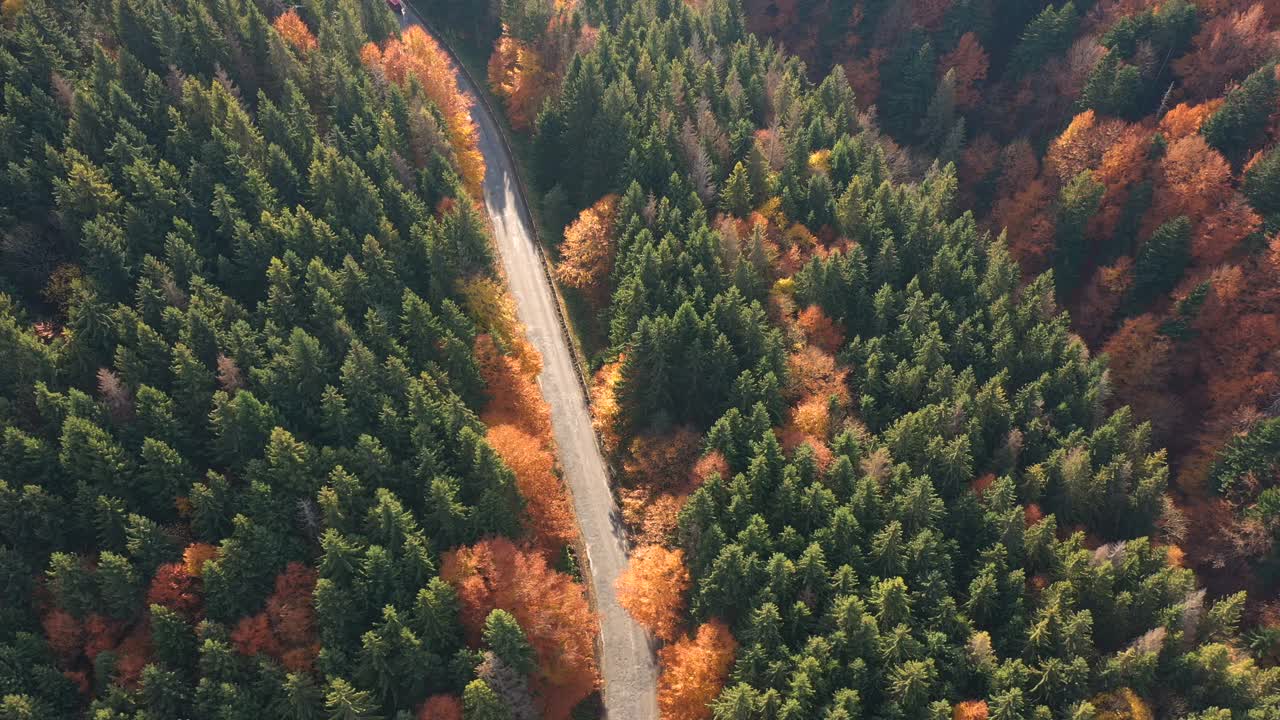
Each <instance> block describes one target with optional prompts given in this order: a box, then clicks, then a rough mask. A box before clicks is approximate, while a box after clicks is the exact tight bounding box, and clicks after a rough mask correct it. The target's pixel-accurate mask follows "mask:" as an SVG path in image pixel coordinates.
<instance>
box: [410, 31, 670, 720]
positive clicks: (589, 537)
mask: <svg viewBox="0 0 1280 720" xmlns="http://www.w3.org/2000/svg"><path fill="white" fill-rule="evenodd" d="M403 22H405V23H415V24H419V25H421V26H422V27H423V29H425V30H427V32H432V29H431V27H430V25H428V24H427V23H424V22H423V21H422V18H421V17H420V16H419V15H418V13H417V12H416V11H415V10H414V9H413V8H409V11H408V13H407V14H406V16H405V20H404V21H403ZM436 39H437V40H439V41H440V42H441V44H444V39H443V38H441V37H439V36H436ZM454 72H455V73H456V74H457V77H458V85H459V87H461V88H462V89H463V90H464V91H465V92H466V93H468V94H469V95H470V96H471V98H472V104H471V116H472V118H474V119H475V122H476V126H477V127H478V129H479V144H480V152H481V153H482V154H483V155H484V161H485V167H486V171H485V180H484V200H485V207H486V208H487V210H488V212H489V218H490V219H491V220H492V223H493V233H494V237H495V239H496V242H497V246H498V251H499V254H500V255H501V256H502V265H503V267H504V268H505V270H506V276H507V284H508V286H509V288H510V290H511V294H512V296H513V297H514V298H515V302H516V312H517V315H518V316H519V318H520V322H522V323H524V326H525V329H526V332H527V335H528V337H529V340H530V341H531V342H532V343H533V345H534V347H536V348H537V349H538V352H540V353H542V374H541V375H539V377H538V384H539V385H540V386H541V388H542V395H543V397H544V398H546V400H547V403H548V404H549V405H550V406H551V426H552V431H553V433H554V434H555V440H556V446H557V448H558V449H559V454H560V465H561V467H562V468H563V471H564V478H565V481H566V483H567V484H568V486H569V491H570V494H571V495H572V496H573V505H574V511H575V512H576V514H577V516H578V527H579V528H580V529H581V532H582V544H583V547H584V548H585V549H586V555H587V557H586V559H585V562H584V563H583V567H584V571H585V572H586V574H587V576H588V577H589V579H590V583H591V593H592V596H593V598H594V600H595V606H596V609H597V611H598V613H599V616H600V642H599V643H598V646H599V647H600V648H601V650H602V653H601V654H602V657H601V658H600V672H601V675H602V677H603V680H604V690H603V695H604V704H605V712H606V715H607V717H608V718H609V720H657V718H658V700H657V675H658V671H657V664H656V662H655V660H654V653H653V649H652V647H651V646H650V642H649V635H648V633H646V632H645V630H644V629H643V628H641V627H640V626H639V625H637V624H636V623H635V621H634V620H632V619H631V616H630V615H628V614H627V613H626V611H624V610H623V609H622V607H621V606H619V605H618V598H617V593H616V592H615V590H614V583H615V582H616V581H617V579H618V576H619V575H621V574H622V571H623V570H624V569H625V568H626V564H627V542H626V531H625V530H624V528H623V525H622V516H621V514H620V513H619V512H618V507H617V504H616V503H615V502H614V499H613V492H612V491H611V489H610V487H609V474H608V471H607V469H606V466H605V462H604V457H603V456H602V455H601V454H600V447H599V445H598V444H597V442H596V436H595V431H594V430H593V429H592V427H591V415H590V412H589V411H588V409H587V402H586V398H585V397H584V395H583V391H582V386H581V385H580V384H579V381H578V374H577V370H576V366H575V361H574V356H573V354H572V352H571V351H570V348H569V342H568V338H566V337H565V334H564V331H563V329H562V328H561V324H560V320H559V316H558V314H557V313H558V306H557V301H556V297H555V294H554V291H553V290H552V288H551V283H550V281H549V279H548V278H547V275H546V273H545V272H544V266H543V261H542V256H541V255H540V254H539V253H538V249H537V247H536V246H535V245H534V242H535V241H534V238H533V232H532V227H533V225H532V222H531V220H530V218H529V217H528V214H527V206H526V205H525V202H524V198H523V197H522V193H521V185H520V183H519V182H518V181H517V180H516V176H515V173H516V170H515V163H514V162H513V160H512V158H511V156H510V153H509V151H508V148H507V146H506V144H505V143H504V142H503V138H502V135H501V131H500V130H499V128H498V124H497V121H496V120H495V118H493V117H492V116H491V115H490V114H489V110H488V107H487V106H486V104H485V103H484V102H483V100H482V99H481V97H480V95H479V93H478V89H477V88H476V87H475V86H474V84H473V83H472V81H471V78H470V76H469V75H468V74H467V73H466V72H465V70H463V69H462V67H461V65H460V63H457V62H456V61H455V67H454Z"/></svg>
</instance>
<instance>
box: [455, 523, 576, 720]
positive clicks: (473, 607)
mask: <svg viewBox="0 0 1280 720" xmlns="http://www.w3.org/2000/svg"><path fill="white" fill-rule="evenodd" d="M440 576H441V577H443V578H444V579H445V580H446V581H447V582H448V583H449V584H450V585H452V586H453V587H454V589H456V590H457V592H458V601H459V603H460V605H461V612H460V616H461V620H462V624H463V627H464V628H465V629H466V632H467V637H468V640H469V642H471V643H472V644H473V645H475V644H478V643H479V641H480V635H481V632H482V631H483V628H484V622H485V619H486V618H487V617H488V616H489V613H490V612H491V611H493V610H495V609H499V610H506V611H507V612H509V613H511V614H512V615H514V616H515V618H516V620H517V621H518V622H519V623H520V627H521V628H522V629H523V630H524V631H525V635H526V637H527V638H528V640H529V644H530V645H531V646H532V647H533V650H534V653H535V654H536V655H537V658H538V669H537V671H536V672H535V673H534V675H533V686H534V689H535V690H536V691H537V692H538V696H539V698H540V703H541V704H542V711H543V717H546V718H550V719H551V720H562V719H563V718H567V717H569V713H570V711H571V710H572V709H573V707H574V706H575V705H577V704H578V703H579V702H580V701H581V700H582V699H583V698H586V697H587V696H588V695H590V694H591V693H592V692H593V691H594V690H595V688H596V683H597V671H596V656H595V643H594V642H593V639H594V638H595V636H596V616H595V613H593V612H592V611H591V608H590V606H588V604H587V598H586V594H585V592H584V591H583V589H582V587H581V586H580V585H578V584H577V583H575V582H574V581H573V578H571V577H569V576H568V575H566V574H564V573H562V572H557V571H556V570H554V569H553V568H552V567H551V566H550V565H548V564H547V559H546V557H545V556H543V554H542V553H540V552H535V551H531V550H522V549H520V548H517V547H516V546H515V544H514V543H512V542H511V541H510V540H507V539H506V538H493V539H489V540H482V541H480V542H478V543H476V544H475V545H472V546H470V547H461V548H457V549H454V550H450V551H449V552H447V553H445V554H444V558H443V563H442V565H441V569H440Z"/></svg>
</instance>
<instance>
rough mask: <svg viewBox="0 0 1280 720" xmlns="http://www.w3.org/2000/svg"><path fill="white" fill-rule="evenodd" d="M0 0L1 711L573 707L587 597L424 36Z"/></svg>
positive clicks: (461, 144) (542, 415)
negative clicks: (575, 574)
mask: <svg viewBox="0 0 1280 720" xmlns="http://www.w3.org/2000/svg"><path fill="white" fill-rule="evenodd" d="M3 7H4V14H3V29H2V30H0V84H2V85H3V89H4V91H3V99H2V100H0V138H2V139H3V141H2V142H0V227H2V228H3V236H2V244H0V358H3V364H2V366H0V430H2V432H0V593H2V595H0V597H2V598H3V599H2V601H0V718H4V720H27V719H31V720H35V719H44V718H69V717H93V718H100V719H102V720H106V719H107V718H121V719H122V720H123V719H124V718H136V719H139V720H141V719H142V718H153V719H161V718H225V719H228V720H229V719H231V718H263V717H270V718H298V719H308V718H351V719H354V718H393V717H395V718H408V717H411V716H417V717H426V718H459V717H462V714H463V713H464V712H465V714H466V717H467V718H477V719H480V718H498V717H519V718H526V717H533V716H535V715H540V716H544V717H553V718H557V717H567V716H568V715H569V712H570V710H571V709H572V708H573V707H574V705H576V704H577V703H578V702H579V701H580V700H582V699H583V698H584V697H586V696H587V695H589V694H590V693H591V692H592V691H593V690H594V686H595V669H594V649H593V645H592V638H593V636H594V624H593V623H594V621H593V617H592V613H591V612H590V610H589V609H588V607H587V603H586V599H585V596H584V594H583V592H582V590H581V587H580V586H579V585H578V584H577V583H576V582H575V581H574V580H573V578H572V577H571V575H570V574H568V573H566V572H562V571H561V570H572V566H571V563H569V562H568V561H567V559H566V556H565V554H564V547H565V544H566V543H567V542H568V541H570V540H571V539H572V538H573V533H574V528H573V525H572V517H571V516H570V515H569V514H568V506H567V502H566V499H565V496H564V493H563V489H562V488H561V487H560V486H559V481H558V479H557V477H556V476H555V474H554V471H553V470H554V468H553V466H554V459H553V455H552V452H553V448H552V447H551V446H550V439H549V438H550V435H549V432H548V430H547V424H548V420H547V409H546V407H545V405H543V403H542V400H541V398H540V396H539V394H538V391H537V387H536V385H535V384H534V380H533V378H534V376H535V374H536V372H537V365H538V359H537V357H536V353H534V352H533V351H532V349H531V348H530V347H529V346H528V345H527V343H526V342H525V341H524V339H523V332H522V330H521V329H520V328H519V327H518V326H517V325H516V322H515V320H514V315H513V312H512V308H511V305H510V301H509V300H508V299H507V297H506V294H505V290H504V289H503V285H502V284H501V282H500V278H498V277H497V275H496V274H495V271H494V266H493V263H492V257H491V255H492V251H491V243H490V238H489V236H488V229H487V225H486V222H485V220H484V217H483V215H481V214H480V211H479V209H478V205H477V201H478V200H479V197H478V192H479V187H480V182H481V179H482V178H483V175H484V165H483V161H482V158H481V156H480V154H479V152H478V151H477V149H476V145H475V143H476V139H475V132H476V131H475V127H474V126H473V124H472V120H471V118H470V115H469V114H468V108H469V104H468V102H467V101H466V99H465V98H464V97H463V96H462V95H461V94H460V93H459V91H458V88H457V86H456V84H455V80H454V76H453V73H452V70H451V68H450V65H449V63H448V61H447V59H446V55H445V53H444V51H443V50H442V48H440V47H439V46H438V45H437V44H436V43H435V41H433V40H432V39H430V38H429V37H428V36H427V35H426V34H425V33H423V32H421V31H420V30H416V29H414V30H409V31H407V32H405V33H404V34H403V36H401V33H400V26H399V24H398V20H397V18H396V16H395V15H393V14H392V13H391V12H390V11H389V10H388V8H387V6H386V4H385V3H384V2H383V0H309V1H308V2H304V3H303V4H302V5H299V6H293V7H291V8H289V9H286V7H284V6H283V5H281V4H279V3H276V2H261V3H259V2H254V1H253V0H115V1H114V2H107V1H101V2H85V3H58V2H50V1H47V0H5V1H4V5H3Z"/></svg>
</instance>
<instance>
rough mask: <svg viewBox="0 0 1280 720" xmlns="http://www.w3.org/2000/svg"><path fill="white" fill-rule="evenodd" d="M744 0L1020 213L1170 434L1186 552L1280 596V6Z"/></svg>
mask: <svg viewBox="0 0 1280 720" xmlns="http://www.w3.org/2000/svg"><path fill="white" fill-rule="evenodd" d="M744 6H745V12H746V19H747V25H748V27H749V28H750V29H752V30H753V31H755V32H759V33H762V34H765V35H766V36H768V37H771V38H774V39H776V40H777V41H779V42H780V43H782V44H783V45H785V46H786V47H787V48H788V49H789V50H791V51H792V52H796V53H798V54H800V55H801V56H802V57H804V58H805V59H806V60H807V61H809V69H810V71H811V72H817V71H822V70H824V69H826V68H830V67H832V65H833V64H840V65H841V66H842V67H843V68H844V69H845V71H846V73H847V75H848V77H849V81H850V84H851V85H853V87H854V89H855V93H856V95H857V101H858V104H859V107H860V108H862V109H869V108H870V107H871V106H872V105H873V104H874V106H875V107H876V113H877V117H878V119H879V123H880V125H881V126H882V127H883V128H884V129H885V130H886V131H887V132H888V133H890V134H891V136H892V137H893V139H894V141H895V143H896V145H897V147H898V148H899V150H901V156H900V157H901V158H902V159H903V160H905V159H908V158H910V159H911V160H912V161H913V162H916V163H919V162H921V159H927V158H932V157H933V156H935V155H937V156H940V157H942V158H943V159H944V160H952V161H955V162H956V163H957V175H958V178H959V180H960V186H961V188H962V191H961V194H960V201H961V206H962V207H964V208H965V209H972V210H973V211H974V212H975V215H976V216H977V217H978V218H979V220H980V222H981V224H982V225H983V226H985V227H987V228H989V229H990V230H991V231H992V232H994V233H998V232H1000V230H1002V229H1004V228H1007V229H1008V232H1009V246H1010V249H1011V251H1012V252H1013V254H1014V256H1015V257H1016V258H1017V260H1018V261H1019V264H1020V266H1021V267H1022V268H1023V270H1024V271H1025V272H1027V273H1038V272H1041V271H1042V270H1045V269H1049V268H1052V269H1053V270H1054V275H1055V283H1056V287H1057V291H1058V296H1059V299H1060V300H1061V301H1062V302H1063V303H1064V304H1065V305H1066V306H1067V307H1069V308H1071V309H1072V311H1073V324H1072V327H1073V329H1074V330H1075V331H1076V332H1077V333H1078V334H1080V336H1081V337H1083V338H1084V339H1085V341H1086V342H1087V343H1088V344H1089V346H1090V348H1092V349H1093V351H1094V352H1106V353H1107V354H1108V355H1110V357H1111V379H1112V383H1113V387H1114V392H1115V397H1116V399H1117V400H1119V401H1121V402H1124V403H1127V404H1129V405H1131V406H1132V407H1133V408H1134V410H1135V412H1136V413H1137V414H1138V415H1139V416H1140V417H1142V418H1144V419H1148V420H1150V421H1151V422H1152V425H1153V430H1154V433H1155V438H1156V440H1157V442H1158V443H1159V444H1161V445H1165V446H1167V447H1168V448H1169V450H1170V453H1171V462H1172V465H1173V468H1174V470H1175V489H1176V491H1177V494H1178V500H1179V504H1180V506H1182V507H1183V508H1184V510H1185V512H1186V513H1187V515H1188V519H1189V523H1190V526H1189V537H1190V539H1189V541H1188V542H1187V543H1185V545H1186V548H1187V551H1188V554H1187V561H1188V562H1189V563H1190V564H1191V565H1193V566H1194V567H1196V568H1197V569H1198V570H1199V571H1200V572H1201V573H1202V575H1203V577H1204V578H1205V579H1206V581H1207V582H1209V583H1210V584H1211V585H1213V586H1214V587H1215V588H1218V589H1220V590H1222V591H1227V590H1229V589H1233V588H1238V587H1244V586H1250V587H1251V588H1252V589H1254V590H1256V591H1260V592H1262V593H1264V594H1270V595H1272V596H1274V594H1275V592H1276V588H1277V582H1278V581H1280V553H1277V550H1276V527H1277V525H1276V520H1275V518H1276V516H1277V513H1276V510H1277V507H1278V506H1280V497H1278V496H1277V494H1276V492H1277V491H1274V481H1273V480H1272V479H1271V478H1270V477H1268V476H1269V475H1273V473H1272V472H1271V468H1272V467H1273V466H1274V465H1275V463H1276V459H1277V455H1276V446H1275V445H1274V443H1273V441H1271V440H1269V438H1270V437H1272V436H1274V434H1275V432H1276V429H1275V428H1274V427H1273V425H1274V420H1273V418H1272V415H1273V414H1274V412H1275V400H1276V397H1277V392H1280V374H1277V367H1276V364H1275V359H1274V358H1275V354H1276V352H1277V350H1280V314H1278V313H1277V310H1278V309H1280V307H1278V306H1277V304H1276V300H1277V298H1276V294H1275V291H1274V287H1275V284H1276V279H1277V267H1278V266H1277V264H1276V263H1277V255H1276V251H1275V248H1276V246H1275V245H1273V244H1272V238H1273V237H1274V233H1275V231H1276V230H1277V228H1280V225H1277V215H1276V213H1277V210H1280V204H1278V201H1277V198H1280V195H1277V192H1278V191H1280V190H1278V188H1280V185H1277V179H1276V178H1277V176H1278V175H1277V173H1278V172H1280V171H1278V170H1277V168H1280V153H1277V152H1276V151H1275V150H1274V142H1275V140H1276V134H1275V127H1276V126H1275V120H1276V114H1275V110H1276V102H1277V97H1278V95H1277V87H1278V85H1277V76H1276V61H1277V59H1280V4H1278V3H1275V2H1271V1H1262V2H1256V1H1254V0H1166V1H1163V2H1153V1H1149V0H1078V1H1076V2H1067V3H1061V2H1060V3H1046V2H1023V1H1014V0H971V1H967V0H954V1H953V0H912V1H910V2H906V1H894V2H886V1H883V0H866V1H858V2H854V1H853V0H823V1H821V2H800V3H796V2H781V1H777V0H746V1H745V2H744ZM1086 173H1087V174H1086ZM1244 446H1247V447H1249V448H1250V451H1249V452H1250V453H1251V454H1253V455H1254V458H1253V460H1252V463H1253V465H1252V470H1253V472H1254V475H1255V478H1253V479H1251V480H1249V481H1248V482H1241V481H1240V480H1241V478H1240V473H1239V468H1240V466H1239V463H1238V455H1239V451H1238V450H1237V449H1236V448H1239V447H1244ZM1220 455H1221V457H1220ZM1232 468H1234V469H1232Z"/></svg>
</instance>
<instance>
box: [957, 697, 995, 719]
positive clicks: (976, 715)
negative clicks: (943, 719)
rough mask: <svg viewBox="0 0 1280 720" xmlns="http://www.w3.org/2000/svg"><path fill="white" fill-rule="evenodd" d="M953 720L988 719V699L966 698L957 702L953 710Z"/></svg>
mask: <svg viewBox="0 0 1280 720" xmlns="http://www.w3.org/2000/svg"><path fill="white" fill-rule="evenodd" d="M951 718H952V720H987V701H986V700H965V701H964V702H958V703H956V706H955V708H954V709H952V711H951Z"/></svg>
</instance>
